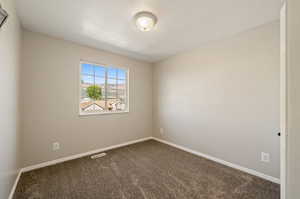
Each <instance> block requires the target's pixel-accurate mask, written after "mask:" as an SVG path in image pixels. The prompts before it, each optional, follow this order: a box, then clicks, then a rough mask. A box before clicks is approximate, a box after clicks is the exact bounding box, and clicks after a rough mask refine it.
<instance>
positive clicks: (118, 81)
mask: <svg viewBox="0 0 300 199" xmlns="http://www.w3.org/2000/svg"><path fill="white" fill-rule="evenodd" d="M80 68H81V70H80V105H79V106H80V107H79V109H80V114H81V115H88V114H102V113H119V112H128V70H127V69H122V68H116V67H108V66H104V65H99V64H92V63H87V62H81V64H80Z"/></svg>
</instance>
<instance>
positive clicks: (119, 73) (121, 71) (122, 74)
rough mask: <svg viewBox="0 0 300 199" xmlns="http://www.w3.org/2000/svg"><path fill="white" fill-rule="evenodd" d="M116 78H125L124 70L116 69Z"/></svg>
mask: <svg viewBox="0 0 300 199" xmlns="http://www.w3.org/2000/svg"><path fill="white" fill-rule="evenodd" d="M118 79H126V70H124V69H118Z"/></svg>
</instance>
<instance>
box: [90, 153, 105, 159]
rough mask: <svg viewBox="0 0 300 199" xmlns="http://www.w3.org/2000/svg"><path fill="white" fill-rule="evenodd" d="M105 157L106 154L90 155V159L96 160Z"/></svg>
mask: <svg viewBox="0 0 300 199" xmlns="http://www.w3.org/2000/svg"><path fill="white" fill-rule="evenodd" d="M104 156H106V153H99V154H96V155H92V156H91V158H92V159H97V158H102V157H104Z"/></svg>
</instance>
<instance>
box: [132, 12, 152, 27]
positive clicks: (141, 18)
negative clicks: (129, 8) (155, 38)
mask: <svg viewBox="0 0 300 199" xmlns="http://www.w3.org/2000/svg"><path fill="white" fill-rule="evenodd" d="M134 19H135V24H136V26H137V28H138V29H139V30H141V31H143V32H146V31H150V30H152V29H153V28H154V26H155V25H156V23H157V17H156V16H155V15H154V14H152V13H151V12H147V11H142V12H138V13H137V14H136V15H135V16H134Z"/></svg>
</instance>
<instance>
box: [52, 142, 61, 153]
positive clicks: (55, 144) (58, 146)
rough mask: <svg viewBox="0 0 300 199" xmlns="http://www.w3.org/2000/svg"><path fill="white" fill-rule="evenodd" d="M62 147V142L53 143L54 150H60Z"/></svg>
mask: <svg viewBox="0 0 300 199" xmlns="http://www.w3.org/2000/svg"><path fill="white" fill-rule="evenodd" d="M59 149H60V144H59V142H54V143H53V144H52V150H53V151H57V150H59Z"/></svg>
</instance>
